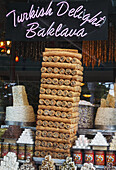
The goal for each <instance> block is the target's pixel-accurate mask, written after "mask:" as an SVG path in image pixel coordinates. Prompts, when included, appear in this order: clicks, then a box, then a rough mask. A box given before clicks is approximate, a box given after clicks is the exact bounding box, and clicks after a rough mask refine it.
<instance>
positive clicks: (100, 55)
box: [99, 40, 103, 63]
mask: <svg viewBox="0 0 116 170" xmlns="http://www.w3.org/2000/svg"><path fill="white" fill-rule="evenodd" d="M99 58H100V59H101V62H102V63H103V56H102V49H101V40H100V41H99Z"/></svg>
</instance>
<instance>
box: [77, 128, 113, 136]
mask: <svg viewBox="0 0 116 170" xmlns="http://www.w3.org/2000/svg"><path fill="white" fill-rule="evenodd" d="M97 132H101V133H102V134H103V135H111V136H112V135H113V133H115V132H116V130H113V129H111V130H100V129H78V134H83V135H96V133H97Z"/></svg>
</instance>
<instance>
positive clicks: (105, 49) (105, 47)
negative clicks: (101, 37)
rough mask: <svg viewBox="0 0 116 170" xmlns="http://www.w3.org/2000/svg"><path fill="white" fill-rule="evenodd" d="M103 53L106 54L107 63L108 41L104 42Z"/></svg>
mask: <svg viewBox="0 0 116 170" xmlns="http://www.w3.org/2000/svg"><path fill="white" fill-rule="evenodd" d="M103 52H104V62H106V61H107V41H106V40H105V41H104V50H103Z"/></svg>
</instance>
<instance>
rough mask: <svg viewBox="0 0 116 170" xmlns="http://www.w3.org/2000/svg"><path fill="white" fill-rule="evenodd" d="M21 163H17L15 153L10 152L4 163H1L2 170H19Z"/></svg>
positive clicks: (0, 169) (0, 168)
mask: <svg viewBox="0 0 116 170" xmlns="http://www.w3.org/2000/svg"><path fill="white" fill-rule="evenodd" d="M18 168H19V162H17V156H16V154H15V153H13V152H9V153H8V154H7V155H6V156H4V158H3V161H1V166H0V170H9V169H10V170H18Z"/></svg>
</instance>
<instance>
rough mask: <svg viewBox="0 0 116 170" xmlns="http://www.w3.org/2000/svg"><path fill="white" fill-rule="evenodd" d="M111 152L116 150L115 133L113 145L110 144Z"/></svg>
mask: <svg viewBox="0 0 116 170" xmlns="http://www.w3.org/2000/svg"><path fill="white" fill-rule="evenodd" d="M109 149H110V150H116V133H115V135H114V136H113V139H112V141H111V143H110V148H109Z"/></svg>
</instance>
